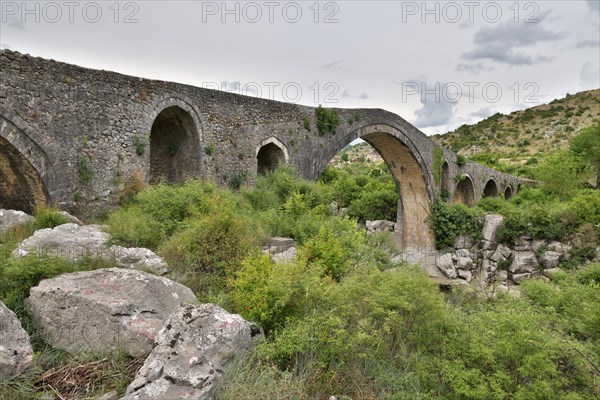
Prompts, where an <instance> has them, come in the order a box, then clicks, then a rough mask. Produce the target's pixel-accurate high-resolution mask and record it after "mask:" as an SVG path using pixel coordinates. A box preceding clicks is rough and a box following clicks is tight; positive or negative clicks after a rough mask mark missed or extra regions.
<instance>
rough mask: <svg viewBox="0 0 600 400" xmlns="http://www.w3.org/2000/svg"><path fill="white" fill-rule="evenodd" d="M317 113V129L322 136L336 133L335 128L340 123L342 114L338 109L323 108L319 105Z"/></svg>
mask: <svg viewBox="0 0 600 400" xmlns="http://www.w3.org/2000/svg"><path fill="white" fill-rule="evenodd" d="M315 115H316V116H317V130H318V131H319V135H320V136H323V135H325V134H326V133H332V134H335V130H336V129H337V127H338V126H339V124H340V116H339V114H338V112H337V111H336V110H334V109H328V108H323V107H322V106H321V105H319V107H317V108H316V109H315Z"/></svg>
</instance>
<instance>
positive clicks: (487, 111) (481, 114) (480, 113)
mask: <svg viewBox="0 0 600 400" xmlns="http://www.w3.org/2000/svg"><path fill="white" fill-rule="evenodd" d="M494 114H495V112H494V111H492V109H491V108H489V107H484V108H481V109H479V110H477V111H475V112H473V113H471V114H469V116H470V117H474V118H487V117H489V116H490V115H494Z"/></svg>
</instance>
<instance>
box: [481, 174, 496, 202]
mask: <svg viewBox="0 0 600 400" xmlns="http://www.w3.org/2000/svg"><path fill="white" fill-rule="evenodd" d="M483 197H498V184H497V183H496V181H495V180H494V178H490V179H488V181H487V182H486V184H485V186H484V188H483Z"/></svg>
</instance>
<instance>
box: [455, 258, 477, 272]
mask: <svg viewBox="0 0 600 400" xmlns="http://www.w3.org/2000/svg"><path fill="white" fill-rule="evenodd" d="M456 265H457V266H458V268H459V269H466V270H470V269H473V268H474V267H475V265H474V264H473V260H472V259H471V257H458V260H457V261H456Z"/></svg>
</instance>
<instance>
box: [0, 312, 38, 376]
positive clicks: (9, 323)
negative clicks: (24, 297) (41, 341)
mask: <svg viewBox="0 0 600 400" xmlns="http://www.w3.org/2000/svg"><path fill="white" fill-rule="evenodd" d="M0 339H2V340H1V341H0V380H3V379H5V378H9V377H11V376H14V375H17V374H18V373H19V372H20V371H21V370H22V369H23V368H25V367H27V366H29V365H30V364H31V360H32V357H33V349H32V348H31V343H30V342H29V335H28V334H27V332H26V331H25V329H23V327H22V326H21V322H20V321H19V320H18V319H17V316H16V315H15V313H14V312H12V311H11V310H9V309H8V307H6V306H5V305H4V303H3V302H1V301H0Z"/></svg>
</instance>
